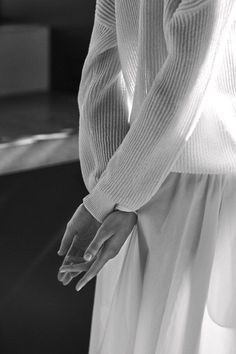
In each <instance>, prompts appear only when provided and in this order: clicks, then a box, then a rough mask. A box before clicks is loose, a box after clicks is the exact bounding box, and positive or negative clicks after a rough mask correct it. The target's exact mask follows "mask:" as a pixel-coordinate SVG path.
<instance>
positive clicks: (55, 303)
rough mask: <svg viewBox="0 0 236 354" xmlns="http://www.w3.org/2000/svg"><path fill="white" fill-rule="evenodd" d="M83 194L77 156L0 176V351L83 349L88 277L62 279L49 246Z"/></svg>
mask: <svg viewBox="0 0 236 354" xmlns="http://www.w3.org/2000/svg"><path fill="white" fill-rule="evenodd" d="M87 194H88V192H87V190H86V188H85V186H84V184H83V180H82V176H81V172H80V166H79V163H78V162H76V163H68V164H64V165H59V166H54V167H47V168H42V169H35V170H32V171H26V172H19V173H15V174H8V175H4V176H0V220H1V237H0V250H1V257H0V264H1V269H2V270H3V271H2V276H1V285H0V288H1V289H0V335H1V338H0V353H1V354H16V353H17V354H21V353H22V354H23V353H24V354H28V353H29V354H42V353H43V354H54V353H55V354H60V353H63V354H65V353H66V354H74V353H75V354H86V353H87V352H88V343H89V333H90V325H91V315H92V305H93V297H94V286H95V279H93V280H92V281H90V282H89V283H88V284H87V285H86V286H85V287H84V288H83V289H82V290H81V291H80V292H76V291H75V285H76V283H77V281H78V279H79V277H76V278H75V279H73V281H72V282H71V283H70V284H69V285H67V286H63V285H62V284H61V283H60V282H59V281H58V280H57V271H58V268H59V266H60V265H61V263H62V259H63V258H62V257H59V256H58V255H57V253H56V252H57V250H58V248H59V245H60V241H61V238H62V236H63V233H64V229H65V226H66V223H67V222H68V221H69V219H70V218H71V216H72V214H73V213H74V211H75V209H76V208H77V207H78V206H79V204H80V203H81V202H82V198H83V197H84V196H85V195H87ZM80 276H82V275H80Z"/></svg>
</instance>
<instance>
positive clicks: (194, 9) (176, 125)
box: [83, 0, 234, 222]
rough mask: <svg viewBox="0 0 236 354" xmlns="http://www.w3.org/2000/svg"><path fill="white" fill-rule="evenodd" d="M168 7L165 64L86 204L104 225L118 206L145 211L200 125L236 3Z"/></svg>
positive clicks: (199, 0) (206, 1) (189, 0)
mask: <svg viewBox="0 0 236 354" xmlns="http://www.w3.org/2000/svg"><path fill="white" fill-rule="evenodd" d="M164 2H165V8H164V26H163V28H164V31H165V38H166V46H167V49H168V56H167V58H166V61H165V62H164V65H163V66H162V68H161V70H160V71H159V72H158V74H157V76H156V78H155V80H154V82H153V85H152V86H151V88H150V90H149V92H148V94H147V95H146V97H145V99H144V101H143V104H142V106H141V109H140V111H139V114H138V117H136V118H135V120H134V121H133V123H132V125H131V127H130V129H129V131H128V133H127V134H126V136H125V138H124V139H123V142H122V144H121V145H120V146H119V148H118V149H117V151H116V152H115V153H114V155H113V156H112V157H111V159H110V160H109V162H108V164H107V166H106V169H105V170H104V172H103V173H102V175H101V176H100V179H99V181H98V183H97V184H96V186H95V187H94V188H93V190H92V191H91V192H90V194H88V195H87V196H86V197H85V198H84V199H83V203H84V205H85V207H86V208H87V209H88V210H89V211H90V212H91V214H93V215H94V217H95V218H96V219H97V220H99V221H100V222H103V220H104V219H105V217H106V216H107V215H108V214H109V213H110V212H111V211H112V210H113V209H114V208H115V207H116V206H117V205H119V204H120V205H122V206H124V207H127V208H128V209H130V210H138V209H139V208H141V207H142V206H144V205H145V204H146V203H147V202H148V201H149V200H150V199H151V198H152V197H153V196H154V194H155V193H156V192H157V191H158V189H159V188H160V186H161V184H162V183H163V181H164V180H165V178H166V177H167V175H168V173H169V171H170V168H171V166H172V165H173V163H174V162H175V161H176V159H177V158H178V157H179V155H180V154H181V152H182V150H183V148H184V146H185V144H186V142H187V141H188V139H189V138H190V136H191V134H192V133H193V131H194V129H195V127H196V124H197V122H198V120H199V117H200V112H201V107H202V104H203V99H204V97H205V95H206V90H207V87H208V85H209V83H210V79H211V77H212V75H213V74H214V72H215V71H216V67H217V65H216V63H217V60H216V59H217V54H218V53H219V46H220V43H221V41H222V40H223V34H224V31H225V30H226V24H227V22H228V18H229V16H230V13H231V9H232V6H233V3H234V1H232V0H224V1H222V0H182V1H176V0H165V1H164ZM214 69H215V70H214ZM139 70H142V68H141V67H140V68H139ZM103 103H104V105H105V107H106V105H110V104H111V102H110V101H109V102H107V101H106V102H105V101H104V102H103ZM134 111H135V110H134ZM131 115H132V112H131ZM116 118H117V116H116ZM95 121H96V122H97V118H96V119H95ZM114 124H115V123H114ZM99 125H100V127H102V124H99Z"/></svg>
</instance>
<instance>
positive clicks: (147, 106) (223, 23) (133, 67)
mask: <svg viewBox="0 0 236 354" xmlns="http://www.w3.org/2000/svg"><path fill="white" fill-rule="evenodd" d="M78 105H79V112H80V121H79V158H80V166H81V171H82V176H83V179H84V183H85V185H86V188H87V189H88V192H89V194H88V195H87V196H86V197H85V198H83V203H84V206H85V207H86V208H87V209H88V210H89V211H90V213H91V214H92V215H93V216H94V217H95V218H96V219H97V220H99V221H100V222H103V221H104V219H105V218H106V216H107V215H108V214H109V213H110V212H112V211H113V210H114V209H115V208H119V209H121V210H122V209H123V208H124V210H127V211H138V209H140V208H141V207H142V206H144V205H145V204H146V203H147V202H149V201H150V199H151V198H152V197H153V196H154V195H155V194H156V192H157V191H158V189H159V188H160V186H161V184H162V183H163V181H164V180H165V178H166V177H167V175H168V174H169V173H170V172H182V173H204V174H205V173H216V174H221V173H232V172H234V173H236V0H182V1H181V0H97V2H96V10H95V17H94V25H93V31H92V35H91V39H90V43H89V49H88V53H87V57H86V59H85V62H84V66H83V69H82V76H81V81H80V86H79V92H78Z"/></svg>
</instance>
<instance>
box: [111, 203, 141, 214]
mask: <svg viewBox="0 0 236 354" xmlns="http://www.w3.org/2000/svg"><path fill="white" fill-rule="evenodd" d="M115 210H121V211H126V212H128V213H135V214H136V215H137V211H136V210H130V209H128V208H126V207H123V206H121V205H119V204H117V205H116V207H115Z"/></svg>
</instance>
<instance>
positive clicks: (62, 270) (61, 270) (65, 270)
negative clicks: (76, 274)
mask: <svg viewBox="0 0 236 354" xmlns="http://www.w3.org/2000/svg"><path fill="white" fill-rule="evenodd" d="M59 270H60V272H61V273H65V272H68V269H63V268H59Z"/></svg>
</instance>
